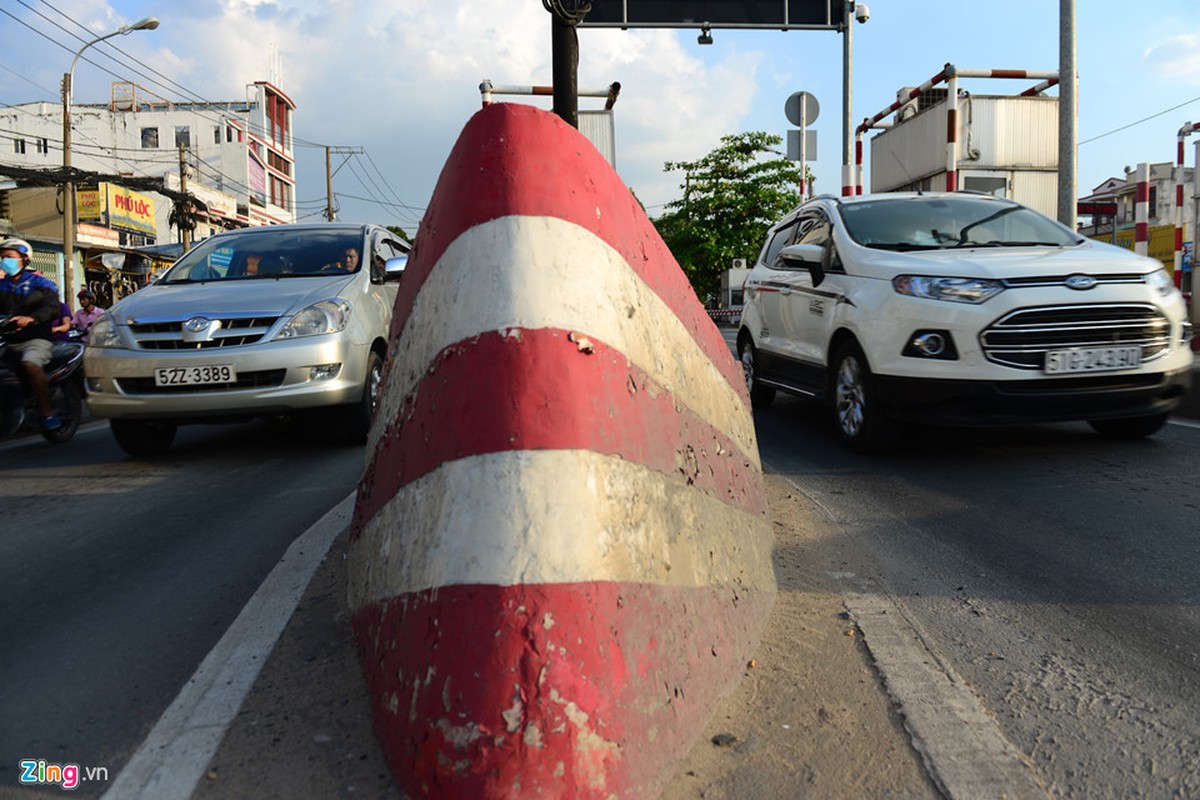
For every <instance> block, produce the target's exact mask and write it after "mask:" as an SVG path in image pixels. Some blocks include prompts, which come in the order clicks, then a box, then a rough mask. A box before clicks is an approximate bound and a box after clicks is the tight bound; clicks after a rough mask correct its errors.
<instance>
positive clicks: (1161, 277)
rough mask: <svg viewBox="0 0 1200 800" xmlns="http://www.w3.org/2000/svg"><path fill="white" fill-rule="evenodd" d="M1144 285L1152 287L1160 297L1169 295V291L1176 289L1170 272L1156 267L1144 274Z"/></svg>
mask: <svg viewBox="0 0 1200 800" xmlns="http://www.w3.org/2000/svg"><path fill="white" fill-rule="evenodd" d="M1146 285H1147V286H1149V287H1150V288H1151V289H1154V290H1155V291H1157V292H1158V293H1159V295H1161V296H1162V297H1168V296H1170V294H1171V292H1174V291H1176V289H1175V281H1173V280H1171V273H1169V272H1167V270H1166V269H1165V268H1164V269H1156V270H1154V272H1151V273H1150V274H1149V275H1147V276H1146Z"/></svg>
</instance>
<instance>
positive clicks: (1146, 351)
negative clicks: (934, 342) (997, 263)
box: [979, 303, 1171, 369]
mask: <svg viewBox="0 0 1200 800" xmlns="http://www.w3.org/2000/svg"><path fill="white" fill-rule="evenodd" d="M979 340H980V344H981V345H982V346H983V354H984V356H986V357H987V360H988V361H991V362H992V363H994V364H1003V365H1004V366H1007V367H1017V368H1019V369H1041V368H1042V366H1043V365H1044V363H1045V360H1046V352H1047V351H1049V350H1062V349H1066V348H1070V347H1109V346H1121V345H1140V346H1141V348H1142V360H1143V361H1149V360H1151V359H1153V358H1157V357H1158V356H1161V355H1162V354H1163V353H1165V352H1166V351H1167V349H1168V348H1169V346H1170V343H1171V323H1170V321H1169V320H1168V319H1167V318H1166V317H1165V316H1164V315H1163V313H1162V312H1161V311H1159V310H1158V309H1157V308H1155V307H1154V306H1152V305H1149V304H1145V303H1130V304H1117V303H1114V304H1110V305H1082V306H1044V307H1041V308H1025V309H1021V310H1019V311H1013V312H1011V313H1009V314H1006V315H1005V316H1003V317H1001V318H1000V319H998V320H996V321H995V322H993V323H992V324H991V325H989V326H988V327H987V328H985V329H984V330H983V332H982V333H981V334H980V336H979Z"/></svg>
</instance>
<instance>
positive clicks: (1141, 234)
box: [1133, 222, 1150, 242]
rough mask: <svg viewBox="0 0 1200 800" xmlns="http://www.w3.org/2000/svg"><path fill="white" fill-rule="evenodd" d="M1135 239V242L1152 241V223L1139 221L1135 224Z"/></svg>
mask: <svg viewBox="0 0 1200 800" xmlns="http://www.w3.org/2000/svg"><path fill="white" fill-rule="evenodd" d="M1133 240H1134V241H1135V242H1148V241H1150V225H1149V224H1147V223H1145V222H1139V223H1137V224H1136V225H1134V226H1133Z"/></svg>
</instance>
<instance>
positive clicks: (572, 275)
mask: <svg viewBox="0 0 1200 800" xmlns="http://www.w3.org/2000/svg"><path fill="white" fill-rule="evenodd" d="M497 264H504V265H505V269H504V270H497V269H496V265H497ZM582 264H586V265H588V266H587V268H586V269H582V268H581V266H580V265H582ZM618 297H619V298H625V299H626V302H627V303H628V304H630V305H632V306H634V307H635V308H636V309H637V315H636V317H634V318H633V319H632V320H631V319H630V318H629V317H628V316H627V315H626V313H624V312H623V311H622V309H621V308H620V307H619V306H618V304H616V303H613V302H612V300H613V298H618ZM514 327H519V328H525V329H530V330H532V329H539V328H562V329H564V330H566V331H568V332H574V334H575V335H576V336H584V335H586V336H587V337H588V339H589V345H593V343H594V342H595V341H602V342H605V343H607V344H608V345H609V346H611V347H613V348H616V349H617V350H619V351H621V352H622V353H624V354H625V355H626V356H627V357H628V358H629V360H630V361H631V362H632V363H633V364H635V365H636V366H638V367H639V368H641V369H642V370H643V371H645V372H646V373H648V374H651V375H654V376H656V377H657V378H658V380H659V382H660V384H661V385H662V386H663V387H664V388H665V389H666V390H667V391H670V392H671V393H672V394H674V395H675V396H676V397H677V398H678V399H679V402H680V403H681V404H682V405H683V406H684V407H686V408H688V409H690V410H691V411H693V412H694V413H695V414H697V415H698V416H699V417H700V418H702V419H704V420H706V421H708V422H709V423H710V424H712V425H713V426H715V427H717V428H719V429H721V430H724V431H727V432H728V433H729V435H730V437H731V438H732V439H733V440H734V441H735V442H736V443H737V444H738V447H739V449H740V450H741V451H742V452H743V453H745V454H747V456H749V457H751V458H753V459H755V467H759V468H761V465H760V464H759V463H758V462H757V458H758V441H757V439H756V437H755V432H754V420H753V418H752V417H751V416H750V415H749V414H748V413H746V412H745V410H744V409H745V405H744V402H743V400H742V398H741V396H740V394H741V392H744V391H745V388H744V385H741V384H739V385H731V384H730V383H729V382H728V381H727V380H726V378H725V376H724V375H723V374H722V373H721V371H720V370H718V368H717V367H716V366H715V365H714V364H713V362H712V360H711V359H710V357H709V354H708V353H706V352H705V351H704V350H703V349H701V347H700V346H699V345H698V344H697V342H696V339H695V338H694V337H693V336H692V333H691V331H689V330H688V329H687V328H686V327H685V326H684V324H683V323H682V322H681V321H680V320H679V318H678V317H677V316H676V315H675V313H674V312H673V311H672V310H671V309H670V308H669V307H668V306H667V305H666V304H665V303H664V301H663V300H662V299H661V298H659V297H658V296H657V295H656V294H654V292H653V291H652V290H651V289H650V287H648V286H647V285H646V283H645V282H644V281H643V280H642V279H641V277H640V276H638V275H637V274H636V273H635V272H634V271H633V270H632V269H631V268H630V266H629V264H628V263H627V262H626V261H625V260H624V258H622V257H621V255H620V254H619V253H618V252H616V251H615V250H613V249H612V248H611V247H610V246H608V245H607V244H606V243H605V242H603V241H602V240H600V239H598V238H596V236H595V235H594V234H592V233H591V232H589V231H587V230H586V229H584V228H580V227H579V226H577V225H573V224H571V223H569V222H564V221H563V220H559V219H554V218H550V217H541V218H530V217H503V218H500V219H496V220H493V221H490V222H486V223H483V224H481V225H479V226H477V227H476V228H473V229H471V231H470V235H464V236H463V237H461V238H460V239H459V240H458V241H456V242H454V243H453V244H452V245H450V247H448V248H447V249H446V252H445V254H444V255H443V256H442V259H441V260H440V261H439V262H438V264H437V265H436V267H435V268H434V269H433V270H432V271H431V272H430V275H429V278H428V279H427V280H426V281H425V283H424V285H423V286H422V287H421V292H420V294H419V295H418V296H417V298H416V301H415V303H414V305H413V310H412V314H411V316H410V317H409V319H408V322H407V323H406V325H405V327H404V330H403V331H401V333H400V336H401V339H402V340H403V341H404V342H405V348H404V350H403V352H402V354H401V356H402V357H401V358H399V359H397V360H396V361H393V362H392V363H391V365H390V368H389V370H388V374H387V384H386V386H385V387H384V391H383V393H382V395H381V398H382V399H381V400H380V405H379V410H378V412H377V416H378V419H379V420H381V421H383V422H386V421H388V420H392V419H394V418H395V417H396V416H397V414H398V413H399V411H400V409H401V405H402V403H403V402H404V399H405V398H406V397H408V396H409V395H410V394H411V393H412V392H413V391H414V390H415V389H416V387H417V386H418V384H419V383H420V381H421V380H422V378H423V377H424V375H425V370H426V367H427V366H428V365H429V364H430V363H431V362H433V361H434V359H435V358H436V357H437V355H438V354H439V353H440V352H442V351H443V350H445V349H446V348H448V347H452V346H454V345H455V344H457V343H458V342H462V341H469V340H470V339H471V338H472V337H474V336H478V335H479V334H481V333H483V332H485V331H499V330H507V329H510V328H514ZM572 347H573V349H574V350H575V351H576V352H577V354H579V355H580V356H585V355H586V354H585V353H582V352H579V348H578V347H575V346H574V345H572ZM725 357H726V358H728V359H729V360H731V361H732V358H733V357H732V355H730V354H729V351H728V348H726V350H725ZM381 424H383V423H381ZM381 424H380V425H376V426H375V429H374V433H373V437H374V438H373V439H372V440H371V441H370V442H368V452H371V451H373V450H374V449H375V448H376V445H377V444H378V437H379V435H380V434H381V433H382V428H381Z"/></svg>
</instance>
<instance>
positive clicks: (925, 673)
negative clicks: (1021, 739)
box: [844, 594, 1050, 800]
mask: <svg viewBox="0 0 1200 800" xmlns="http://www.w3.org/2000/svg"><path fill="white" fill-rule="evenodd" d="M844 599H845V603H846V608H847V609H848V610H849V611H850V613H851V615H853V617H854V620H855V622H856V623H857V624H858V627H859V628H860V629H861V630H862V632H863V638H864V639H865V641H866V643H867V647H868V648H869V649H870V650H871V655H872V657H874V659H875V665H876V666H877V667H878V669H879V671H880V673H881V674H882V675H883V678H884V682H885V683H886V685H887V691H888V694H889V695H891V696H892V698H893V699H894V700H895V701H896V702H897V703H899V705H900V713H901V714H902V715H903V717H904V726H905V727H906V728H908V731H909V733H910V734H912V742H913V747H915V748H916V750H917V752H919V753H920V754H921V756H922V759H923V760H924V762H925V766H926V767H927V768H928V769H929V772H930V777H932V778H933V780H934V782H935V783H936V784H937V785H938V788H939V789H941V791H942V794H944V795H945V796H946V797H948V798H952V799H953V798H980V797H1004V798H1009V800H1021V799H1022V798H1030V799H1031V800H1032V799H1033V798H1036V799H1037V800H1046V798H1048V797H1049V796H1050V794H1049V792H1048V791H1047V790H1046V788H1045V787H1044V786H1043V785H1042V784H1041V780H1040V778H1039V777H1038V775H1037V773H1036V771H1035V770H1034V768H1033V766H1032V765H1031V764H1029V762H1028V761H1027V760H1026V759H1025V757H1024V756H1023V755H1022V754H1021V752H1020V751H1019V750H1017V748H1016V747H1015V746H1013V744H1012V743H1011V742H1009V741H1008V740H1007V739H1006V738H1004V734H1003V733H1002V732H1001V730H1000V726H999V725H997V724H996V720H995V719H994V718H993V717H992V716H991V715H990V714H988V712H987V710H986V709H985V708H984V706H983V704H982V703H981V702H980V700H979V698H978V697H976V695H975V693H974V692H973V691H972V690H971V687H970V686H969V685H968V684H967V682H966V681H964V680H963V679H962V678H961V677H960V676H959V675H958V674H957V673H956V672H955V671H954V669H953V668H952V667H951V666H950V664H949V663H947V662H946V661H945V660H944V659H942V658H939V657H938V655H937V654H936V653H935V652H934V651H933V650H932V649H931V648H929V647H928V646H927V645H926V641H927V640H926V637H924V636H922V635H921V633H920V631H919V630H917V628H916V623H915V622H913V621H912V620H911V619H909V618H908V616H907V615H906V614H905V613H904V609H903V608H902V607H901V606H900V605H898V604H897V603H895V602H893V601H892V600H891V598H889V597H887V596H885V595H863V594H847V595H845V597H844Z"/></svg>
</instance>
